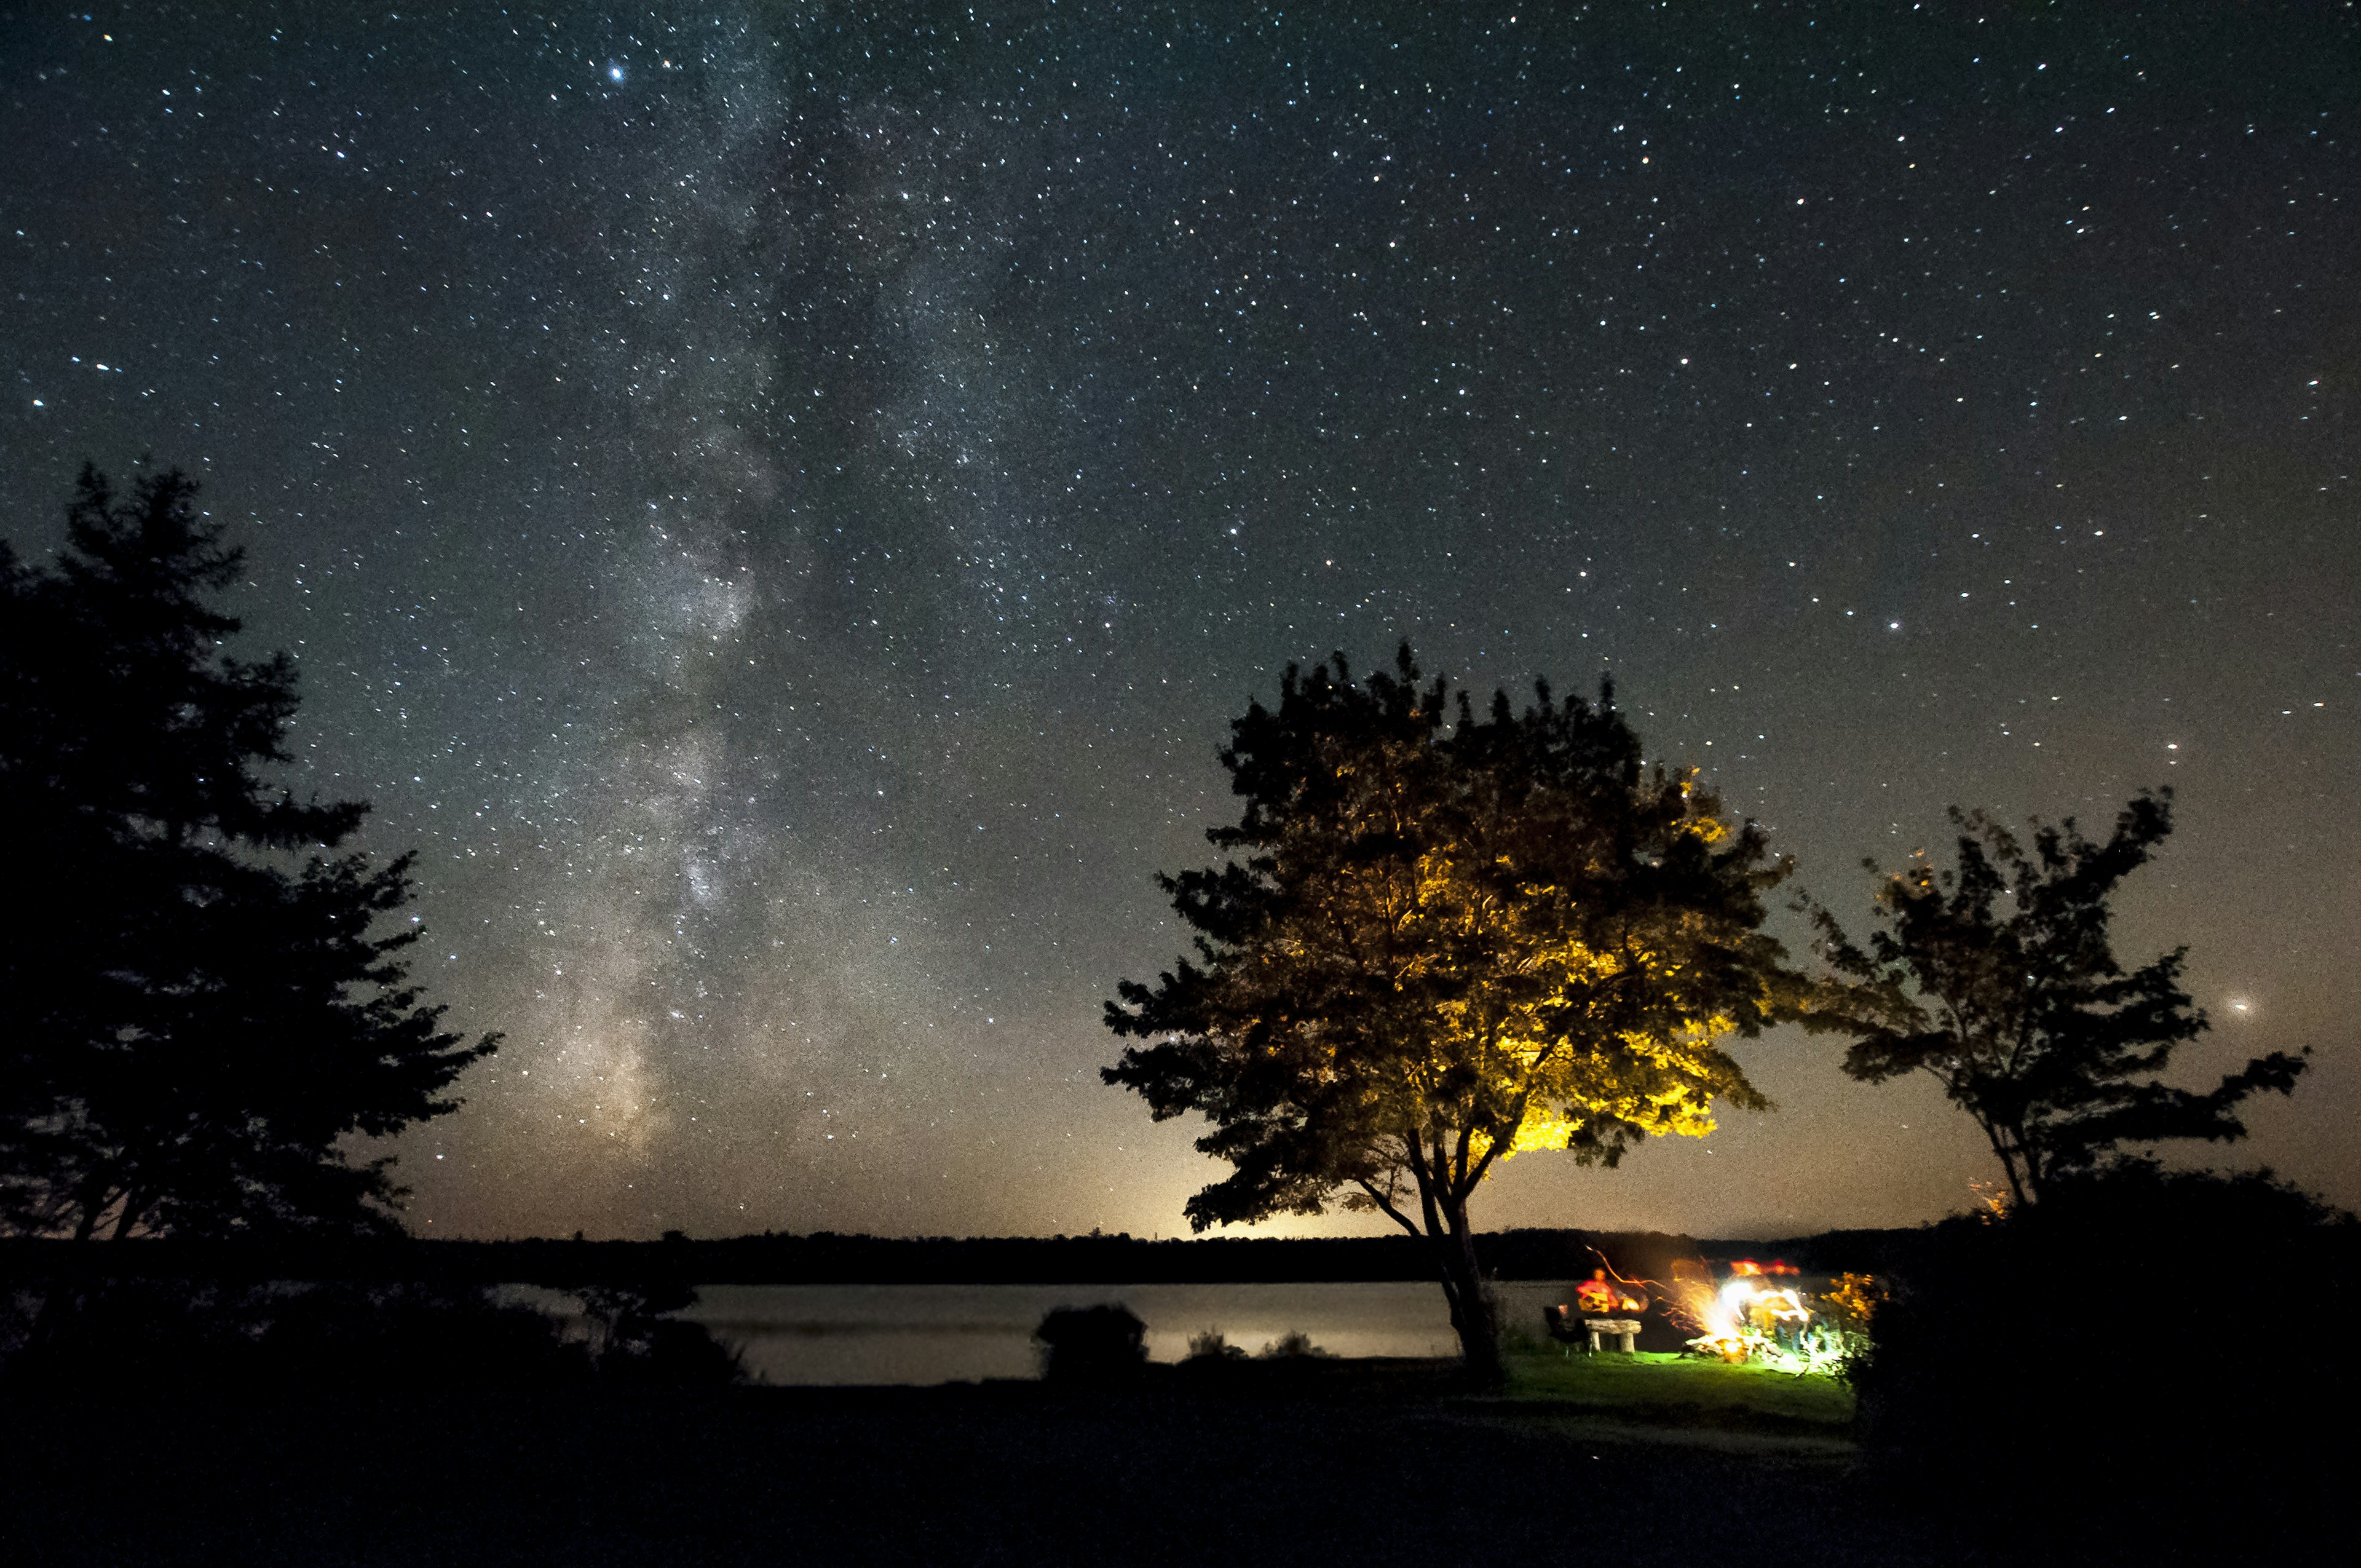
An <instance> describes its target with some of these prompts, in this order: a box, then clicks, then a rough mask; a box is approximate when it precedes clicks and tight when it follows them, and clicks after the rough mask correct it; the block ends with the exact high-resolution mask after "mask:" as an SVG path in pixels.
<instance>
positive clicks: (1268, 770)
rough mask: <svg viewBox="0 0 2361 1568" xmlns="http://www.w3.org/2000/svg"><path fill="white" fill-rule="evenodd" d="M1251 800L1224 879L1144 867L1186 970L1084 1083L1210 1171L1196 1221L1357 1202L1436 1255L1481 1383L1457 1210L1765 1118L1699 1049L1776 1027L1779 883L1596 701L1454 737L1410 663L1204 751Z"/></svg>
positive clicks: (1495, 714) (1212, 835) (1253, 721)
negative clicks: (1190, 1145) (1532, 1169)
mask: <svg viewBox="0 0 2361 1568" xmlns="http://www.w3.org/2000/svg"><path fill="white" fill-rule="evenodd" d="M1221 762H1222V764H1223V766H1224V768H1225V769H1226V770H1227V772H1228V773H1229V774H1230V779H1231V785H1232V788H1233V790H1234V791H1235V793H1236V794H1237V795H1239V796H1240V797H1241V798H1242V799H1243V801H1244V803H1245V809H1244V811H1243V814H1242V815H1241V817H1240V818H1239V820H1238V822H1237V824H1236V825H1235V826H1234V827H1224V828H1214V829H1213V830H1212V831H1210V832H1209V833H1208V835H1207V837H1208V839H1210V840H1211V841H1212V843H1213V845H1214V847H1215V848H1216V849H1218V850H1224V851H1225V852H1226V853H1227V856H1228V858H1227V859H1226V860H1225V861H1224V862H1223V863H1221V864H1219V865H1216V866H1213V867H1208V868H1204V869H1201V870H1194V871H1187V872H1181V873H1180V875H1178V876H1161V877H1159V884H1160V885H1161V886H1162V887H1163V888H1164V889H1165V891H1166V892H1167V893H1168V894H1170V896H1171V899H1172V906H1173V908H1174V909H1175V911H1177V912H1178V913H1179V915H1180V917H1181V918H1182V919H1183V920H1184V921H1186V922H1187V923H1188V924H1189V925H1190V926H1191V927H1193V928H1194V930H1195V932H1196V933H1197V937H1196V943H1195V946H1196V956H1195V958H1194V959H1182V960H1181V961H1180V963H1179V965H1178V966H1177V967H1176V968H1175V969H1173V970H1170V971H1169V972H1166V973H1165V974H1163V975H1162V976H1160V977H1159V981H1158V982H1157V983H1156V984H1155V985H1154V986H1148V985H1146V984H1142V983H1139V982H1137V981H1125V982H1123V983H1122V985H1121V986H1120V988H1119V990H1120V1000H1119V1001H1116V1002H1111V1003H1108V1004H1107V1009H1106V1019H1107V1024H1108V1025H1109V1027H1111V1028H1112V1029H1113V1030H1115V1033H1116V1034H1118V1035H1120V1036H1130V1037H1133V1038H1136V1039H1140V1040H1143V1041H1146V1042H1148V1043H1147V1044H1143V1045H1138V1046H1134V1047H1128V1048H1126V1050H1125V1051H1124V1053H1123V1055H1122V1058H1120V1060H1119V1061H1118V1062H1117V1063H1116V1064H1115V1066H1113V1067H1111V1068H1108V1069H1104V1078H1105V1080H1107V1081H1108V1082H1109V1083H1111V1084H1115V1085H1120V1086H1122V1087H1124V1088H1127V1089H1131V1090H1133V1091H1137V1093H1139V1094H1140V1095H1141V1096H1142V1097H1143V1098H1144V1099H1146V1100H1147V1102H1148V1106H1149V1109H1150V1111H1151V1113H1153V1114H1154V1115H1155V1116H1156V1118H1157V1119H1159V1120H1164V1119H1167V1118H1170V1117H1172V1116H1177V1115H1180V1114H1182V1113H1189V1112H1197V1113H1202V1114H1203V1115H1204V1116H1206V1117H1207V1118H1208V1119H1209V1120H1210V1121H1211V1122H1212V1123H1213V1130H1212V1131H1211V1132H1210V1133H1208V1134H1207V1135H1204V1136H1203V1137H1202V1138H1201V1139H1199V1140H1198V1145H1197V1146H1198V1147H1199V1148H1201V1149H1202V1150H1203V1151H1205V1152H1206V1153H1208V1154H1211V1155H1213V1156H1216V1157H1220V1158H1222V1159H1224V1160H1225V1161H1227V1162H1228V1163H1229V1164H1230V1166H1231V1167H1232V1168H1233V1169H1232V1174H1230V1175H1229V1176H1228V1177H1227V1178H1225V1179H1222V1180H1219V1181H1216V1182H1214V1183H1213V1184H1212V1185H1210V1186H1208V1187H1207V1188H1205V1189H1204V1190H1202V1191H1201V1192H1199V1193H1198V1194H1196V1196H1195V1197H1193V1198H1191V1200H1190V1201H1189V1204H1188V1216H1189V1220H1190V1223H1191V1225H1192V1226H1193V1227H1194V1228H1196V1229H1198V1230H1203V1229H1204V1228H1206V1227H1207V1226H1209V1225H1213V1224H1217V1223H1235V1222H1242V1221H1250V1220H1256V1219H1260V1218H1264V1217H1266V1216H1269V1215H1275V1214H1282V1213H1298V1214H1315V1213H1319V1212H1323V1210H1324V1209H1325V1208H1326V1207H1327V1206H1328V1205H1329V1204H1330V1203H1331V1202H1332V1201H1337V1202H1340V1203H1341V1205H1342V1206H1344V1207H1346V1208H1360V1209H1365V1210H1375V1211H1377V1212H1381V1213H1383V1214H1385V1215H1387V1216H1389V1218H1391V1219H1392V1220H1393V1221H1394V1222H1395V1223H1398V1224H1399V1225H1400V1226H1401V1227H1402V1228H1403V1229H1405V1230H1407V1231H1408V1232H1410V1233H1411V1234H1412V1235H1418V1236H1423V1237H1425V1238H1427V1239H1429V1240H1430V1241H1431V1242H1433V1244H1434V1246H1435V1249H1436V1255H1437V1261H1438V1265H1439V1267H1440V1272H1441V1274H1442V1277H1443V1282H1444V1293H1445V1295H1446V1297H1447V1298H1448V1299H1449V1301H1450V1304H1451V1309H1452V1315H1453V1321H1454V1324H1455V1327H1456V1328H1457V1329H1458V1331H1459V1333H1460V1337H1461V1343H1462V1345H1463V1347H1464V1349H1465V1350H1466V1354H1467V1356H1468V1359H1469V1361H1470V1363H1471V1365H1474V1366H1476V1367H1477V1368H1478V1369H1479V1370H1485V1371H1489V1370H1491V1369H1493V1368H1494V1366H1495V1365H1496V1363H1495V1357H1496V1355H1497V1349H1496V1347H1495V1345H1494V1343H1493V1337H1492V1332H1493V1331H1492V1323H1491V1319H1490V1313H1489V1309H1488V1306H1487V1305H1486V1303H1485V1301H1484V1299H1483V1296H1482V1292H1481V1288H1480V1286H1479V1283H1478V1281H1477V1275H1476V1269H1475V1256H1474V1250H1473V1239H1472V1233H1471V1232H1470V1230H1469V1228H1468V1222H1467V1203H1468V1201H1469V1199H1470V1198H1471V1196H1472V1195H1473V1194H1474V1192H1475V1190H1476V1189H1477V1185H1478V1184H1479V1183H1480V1182H1481V1181H1482V1180H1483V1179H1484V1178H1485V1177H1486V1175H1487V1174H1488V1172H1489V1171H1490V1170H1491V1169H1492V1168H1494V1166H1495V1165H1496V1164H1497V1163H1498V1162H1499V1161H1500V1160H1502V1159H1506V1158H1509V1157H1512V1156H1513V1155H1515V1154H1517V1153H1519V1152H1521V1151H1524V1150H1530V1149H1541V1148H1570V1149H1571V1150H1573V1151H1574V1153H1575V1156H1576V1158H1578V1159H1581V1160H1584V1161H1586V1162H1597V1163H1601V1164H1607V1165H1612V1164H1614V1163H1616V1162H1617V1161H1618V1160H1619V1159H1620V1157H1622V1155H1623V1154H1624V1152H1625V1151H1626V1150H1627V1149H1629V1148H1630V1147H1631V1146H1633V1145H1634V1144H1636V1143H1637V1142H1639V1141H1640V1140H1641V1139H1642V1138H1645V1137H1648V1136H1651V1135H1663V1134H1671V1133H1680V1134H1687V1135H1702V1134H1705V1133H1707V1132H1708V1131H1710V1130H1711V1129H1712V1127H1713V1125H1714V1112H1713V1106H1714V1102H1716V1101H1717V1100H1724V1101H1727V1102H1730V1103H1731V1104H1734V1105H1738V1106H1741V1107H1744V1108H1748V1109H1760V1108H1763V1107H1764V1106H1765V1105H1766V1104H1767V1102H1766V1101H1765V1100H1764V1098H1763V1095H1762V1094H1761V1093H1760V1092H1759V1091H1757V1090H1756V1089H1755V1088H1754V1086H1753V1085H1752V1083H1750V1082H1749V1081H1748V1080H1747V1078H1746V1075H1745V1073H1744V1072H1743V1071H1742V1070H1741V1069H1740V1067H1739V1064H1738V1063H1737V1062H1736V1061H1735V1060H1734V1059H1732V1058H1730V1056H1729V1055H1728V1053H1727V1052H1726V1051H1725V1050H1724V1049H1723V1048H1722V1042H1723V1041H1724V1040H1726V1039H1727V1038H1728V1037H1729V1036H1732V1035H1741V1036H1751V1035H1752V1034H1755V1033H1756V1032H1758V1031H1759V1030H1760V1029H1762V1028H1763V1026H1764V1025H1767V1024H1769V1023H1772V1022H1773V1021H1774V1020H1776V1019H1777V1018H1779V1017H1781V1016H1784V1015H1787V1014H1790V1013H1792V1012H1793V1011H1795V1008H1796V1007H1797V1005H1798V1004H1799V1002H1800V999H1801V991H1800V981H1799V980H1798V979H1797V978H1796V977H1795V976H1794V975H1793V974H1792V973H1791V972H1790V971H1789V970H1787V969H1786V968H1785V967H1784V953H1783V951H1782V949H1781V948H1780V947H1779V945H1778V944H1777V943H1776V942H1775V941H1773V940H1772V939H1771V938H1768V937H1765V936H1763V935H1762V933H1761V932H1760V930H1759V927H1760V926H1761V924H1762V921H1763V916H1764V908H1763V893H1764V892H1765V891H1766V890H1768V889H1769V888H1770V887H1771V886H1773V884H1775V883H1777V882H1779V881H1780V880H1781V879H1782V878H1783V877H1784V875H1785V874H1786V872H1787V869H1788V868H1787V866H1786V864H1785V863H1784V861H1778V860H1776V859H1774V858H1773V856H1772V855H1771V853H1770V851H1769V849H1768V846H1767V845H1766V844H1765V842H1764V840H1763V836H1762V834H1761V833H1760V832H1759V831H1758V830H1757V829H1756V828H1754V827H1753V826H1752V824H1747V825H1744V826H1732V825H1730V824H1729V823H1727V822H1725V821H1724V820H1722V818H1721V817H1720V815H1719V803H1718V802H1717V801H1716V800H1715V799H1714V797H1713V796H1712V795H1710V794H1709V793H1708V791H1707V790H1705V789H1704V788H1703V787H1702V785H1701V784H1699V782H1698V780H1697V776H1696V774H1695V773H1693V772H1689V771H1672V770H1668V769H1665V768H1663V767H1661V766H1660V767H1656V768H1653V769H1651V768H1649V767H1648V766H1647V765H1646V764H1645V763H1644V762H1643V760H1642V754H1641V748H1640V742H1639V740H1638V738H1637V736H1635V735H1634V734H1633V732H1632V731H1631V728H1630V727H1629V726H1628V725H1627V724H1626V723H1625V722H1624V720H1623V718H1622V716H1621V715H1620V714H1619V713H1618V712H1617V711H1616V710H1615V708H1614V706H1613V694H1612V689H1611V687H1608V686H1602V688H1601V692H1600V697H1599V700H1598V702H1597V703H1596V704H1593V703H1589V702H1586V701H1583V700H1580V699H1573V700H1568V701H1564V702H1561V701H1558V700H1556V699H1555V698H1554V696H1552V694H1551V692H1550V690H1549V688H1548V686H1547V685H1537V686H1536V688H1535V695H1534V698H1533V701H1532V703H1531V704H1530V705H1528V706H1527V707H1525V708H1524V709H1523V710H1522V711H1521V712H1519V711H1516V710H1514V709H1512V707H1511V705H1510V701H1509V698H1508V696H1507V695H1506V694H1505V693H1500V694H1496V696H1494V698H1493V701H1492V705H1491V707H1490V710H1489V712H1488V715H1487V716H1485V717H1483V718H1477V716H1476V714H1475V713H1474V712H1473V710H1472V707H1471V706H1470V704H1469V703H1468V701H1467V699H1466V695H1465V694H1464V693H1461V694H1459V695H1458V696H1457V697H1456V698H1455V697H1454V694H1453V692H1452V689H1451V686H1450V683H1449V682H1448V681H1447V680H1446V679H1444V678H1442V677H1438V678H1436V679H1434V680H1433V681H1432V682H1427V681H1425V680H1424V678H1423V677H1422V674H1420V671H1419V669H1418V667H1417V664H1416V663H1415V661H1414V660H1413V659H1412V657H1411V652H1410V650H1409V648H1408V647H1407V645H1405V646H1404V647H1403V648H1402V650H1401V651H1400V655H1399V657H1398V659H1397V662H1396V669H1395V671H1394V672H1393V673H1392V674H1387V673H1385V672H1382V671H1380V672H1378V673H1376V674H1371V675H1369V676H1368V677H1367V679H1365V680H1363V681H1361V682H1358V683H1356V682H1354V681H1353V680H1352V679H1351V676H1350V674H1349V672H1348V670H1347V668H1346V665H1345V658H1344V656H1343V655H1342V654H1337V655H1335V656H1334V658H1333V659H1332V661H1331V662H1330V663H1327V664H1321V665H1315V666H1314V667H1313V668H1312V671H1311V672H1310V673H1309V674H1304V673H1302V672H1301V671H1300V670H1298V669H1296V668H1294V667H1290V669H1289V670H1288V672H1287V674H1286V675H1285V677H1284V679H1283V680H1282V682H1281V684H1280V691H1279V706H1278V707H1277V708H1276V709H1272V708H1266V707H1263V706H1262V705H1261V704H1260V703H1259V702H1256V703H1253V704H1251V705H1250V706H1249V707H1248V708H1247V709H1246V714H1245V715H1244V717H1242V718H1238V719H1236V720H1235V722H1234V723H1233V725H1232V731H1231V740H1230V743H1229V745H1228V746H1227V747H1226V748H1225V749H1224V751H1222V753H1221Z"/></svg>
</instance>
